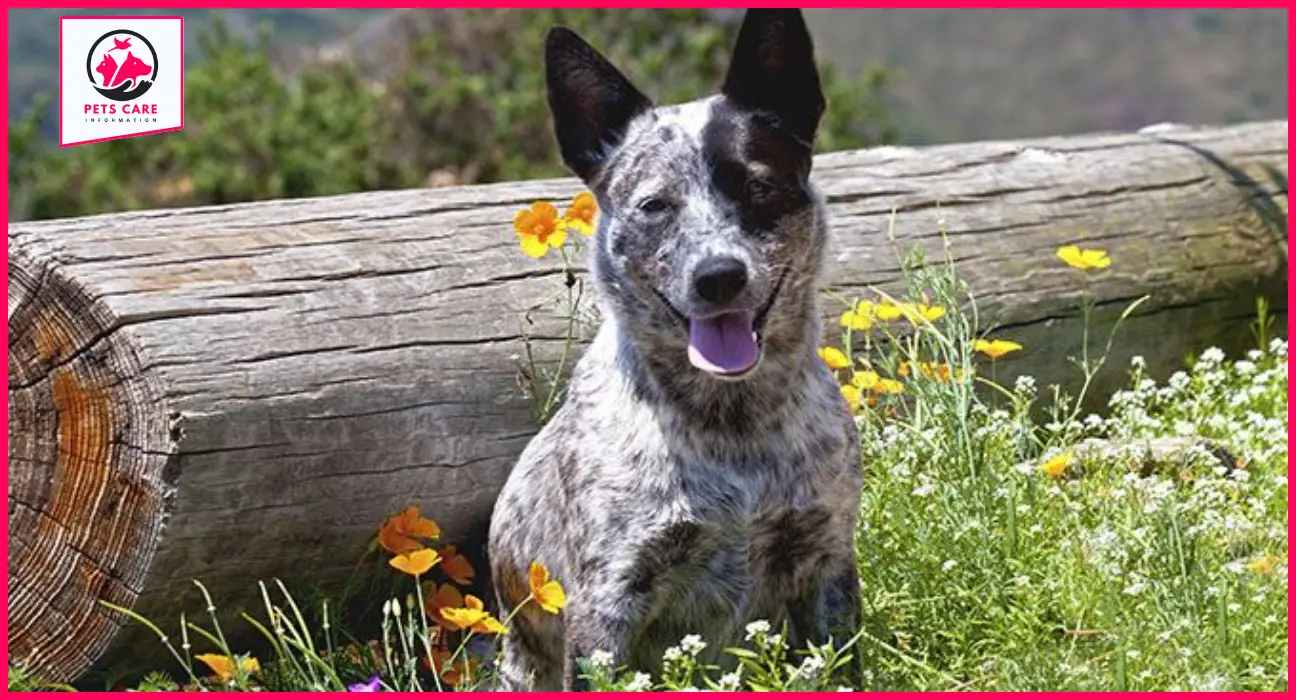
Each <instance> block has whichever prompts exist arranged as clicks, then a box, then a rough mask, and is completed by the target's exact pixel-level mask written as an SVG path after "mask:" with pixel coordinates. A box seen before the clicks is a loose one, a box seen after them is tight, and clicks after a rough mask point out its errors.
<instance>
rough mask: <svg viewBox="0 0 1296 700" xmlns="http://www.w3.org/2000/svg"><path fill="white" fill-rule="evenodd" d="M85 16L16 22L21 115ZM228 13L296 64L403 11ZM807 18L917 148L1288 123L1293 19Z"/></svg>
mask: <svg viewBox="0 0 1296 700" xmlns="http://www.w3.org/2000/svg"><path fill="white" fill-rule="evenodd" d="M78 12H85V13H87V14H89V13H90V12H92V11H83V10H57V9H17V10H11V11H10V24H9V39H10V43H9V60H10V76H9V77H10V83H9V90H10V93H9V95H10V116H11V117H16V116H18V115H21V114H23V113H25V112H26V110H27V109H28V108H29V107H30V105H31V103H32V99H33V97H34V95H35V94H36V93H38V92H41V91H46V92H47V93H48V94H49V95H50V96H57V90H58V82H57V66H58V60H57V55H58V54H57V50H58V17H59V15H60V14H65V13H71V14H75V13H78ZM124 12H127V13H129V12H131V11H124ZM210 12H211V11H209V10H152V11H148V13H149V14H174V13H180V14H183V15H185V16H186V17H187V19H188V22H187V25H186V29H187V32H188V33H190V34H192V32H193V30H194V29H195V28H196V27H197V26H199V25H200V24H201V23H202V22H204V21H206V19H207V16H208V14H209V13H210ZM221 12H222V13H223V14H224V15H225V16H226V17H228V18H229V23H230V25H231V27H232V28H233V29H234V30H235V31H237V32H240V33H250V32H252V31H254V29H255V27H256V26H257V24H258V23H260V22H266V23H268V24H269V25H270V26H272V27H273V32H274V37H275V43H276V46H277V47H279V48H282V50H283V51H284V52H285V55H295V54H296V53H297V49H300V48H302V47H304V46H311V45H318V44H326V43H327V44H333V43H337V42H340V41H344V40H345V39H346V38H348V37H352V36H358V37H360V38H361V39H360V41H359V43H361V44H365V43H370V42H371V41H373V40H375V39H379V40H380V38H381V37H382V36H383V35H384V33H383V31H382V28H383V27H384V26H390V25H389V24H388V23H389V22H391V21H394V19H395V18H394V17H393V14H394V13H396V12H399V11H393V10H362V9H331V10H330V9H303V10H296V9H229V10H223V11H221ZM807 17H808V20H809V22H810V24H811V27H812V29H813V31H814V32H815V34H816V36H817V39H818V41H819V43H820V47H821V50H822V51H823V54H824V55H825V56H826V57H827V58H828V59H829V60H832V61H834V62H835V63H837V64H838V65H840V66H842V67H844V68H852V67H856V66H861V65H864V64H866V63H869V64H872V63H880V64H883V65H886V66H889V67H891V68H893V69H894V70H895V71H896V79H895V81H894V82H893V86H892V92H893V95H894V103H895V107H896V113H897V115H898V116H899V117H900V119H899V121H900V122H901V123H902V124H903V125H904V128H903V133H902V138H903V140H905V141H909V142H932V141H965V140H972V139H983V138H1001V137H1025V136H1035V135H1044V134H1054V133H1075V132H1083V131H1093V130H1106V129H1134V128H1138V127H1141V126H1144V125H1146V124H1149V123H1154V122H1159V121H1183V122H1210V123H1226V122H1233V121H1241V120H1250V119H1264V118H1282V117H1286V116H1287V11H1286V10H1285V9H1228V10H1187V9H1185V10H1178V9H1166V10H1147V9H1117V10H1070V9H1067V10H961V9H943V10H942V9H854V10H808V11H807ZM395 21H398V20H395ZM592 39H594V40H595V41H596V43H597V38H596V37H592ZM189 60H194V57H192V56H191V57H190V58H189ZM537 60H538V57H537ZM50 114H51V116H52V115H53V108H52V107H51V109H50ZM50 126H51V127H52V126H53V125H52V124H50ZM50 134H51V135H52V134H53V131H52V129H51V131H50Z"/></svg>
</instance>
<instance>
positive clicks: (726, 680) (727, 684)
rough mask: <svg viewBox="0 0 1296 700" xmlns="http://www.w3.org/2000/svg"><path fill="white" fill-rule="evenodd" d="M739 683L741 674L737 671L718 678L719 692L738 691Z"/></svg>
mask: <svg viewBox="0 0 1296 700" xmlns="http://www.w3.org/2000/svg"><path fill="white" fill-rule="evenodd" d="M741 682H742V674H741V673H739V672H738V671H733V672H731V673H726V674H724V675H723V676H720V683H719V686H720V689H721V690H738V684H739V683H741Z"/></svg>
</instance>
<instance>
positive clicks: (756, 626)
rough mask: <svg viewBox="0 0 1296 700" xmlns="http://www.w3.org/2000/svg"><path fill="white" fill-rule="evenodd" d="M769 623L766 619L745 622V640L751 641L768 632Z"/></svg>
mask: <svg viewBox="0 0 1296 700" xmlns="http://www.w3.org/2000/svg"><path fill="white" fill-rule="evenodd" d="M769 631H770V623H769V622H768V621H766V620H756V621H754V622H749V623H747V641H749V642H750V641H752V640H753V639H755V638H757V637H763V636H765V635H767V634H769Z"/></svg>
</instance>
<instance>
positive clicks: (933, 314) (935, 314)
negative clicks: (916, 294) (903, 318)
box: [910, 304, 945, 322]
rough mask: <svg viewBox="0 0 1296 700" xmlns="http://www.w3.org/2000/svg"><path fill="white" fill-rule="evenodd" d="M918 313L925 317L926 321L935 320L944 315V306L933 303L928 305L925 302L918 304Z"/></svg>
mask: <svg viewBox="0 0 1296 700" xmlns="http://www.w3.org/2000/svg"><path fill="white" fill-rule="evenodd" d="M918 315H919V316H921V317H923V318H925V319H927V321H929V322H930V321H935V320H937V319H939V318H940V317H941V316H944V315H945V307H944V306H937V305H935V304H932V305H930V306H928V305H927V304H919V305H918ZM910 320H913V318H912V317H910Z"/></svg>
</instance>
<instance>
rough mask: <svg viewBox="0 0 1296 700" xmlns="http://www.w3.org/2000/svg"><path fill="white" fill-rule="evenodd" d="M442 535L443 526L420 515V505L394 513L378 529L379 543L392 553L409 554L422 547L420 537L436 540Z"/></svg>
mask: <svg viewBox="0 0 1296 700" xmlns="http://www.w3.org/2000/svg"><path fill="white" fill-rule="evenodd" d="M439 537H441V528H440V527H439V526H438V525H437V524H436V523H435V522H434V521H432V520H428V519H427V518H424V517H422V516H420V515H419V509H418V506H410V507H408V508H406V509H405V510H404V511H403V512H401V513H399V514H397V515H393V516H391V517H389V518H387V520H385V521H384V522H383V524H382V528H380V529H379V530H378V544H379V545H381V546H382V548H383V549H385V550H387V551H389V552H391V553H392V554H409V553H410V552H413V551H414V550H416V549H422V548H423V544H421V543H420V542H419V539H427V540H435V539H437V538H439Z"/></svg>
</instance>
